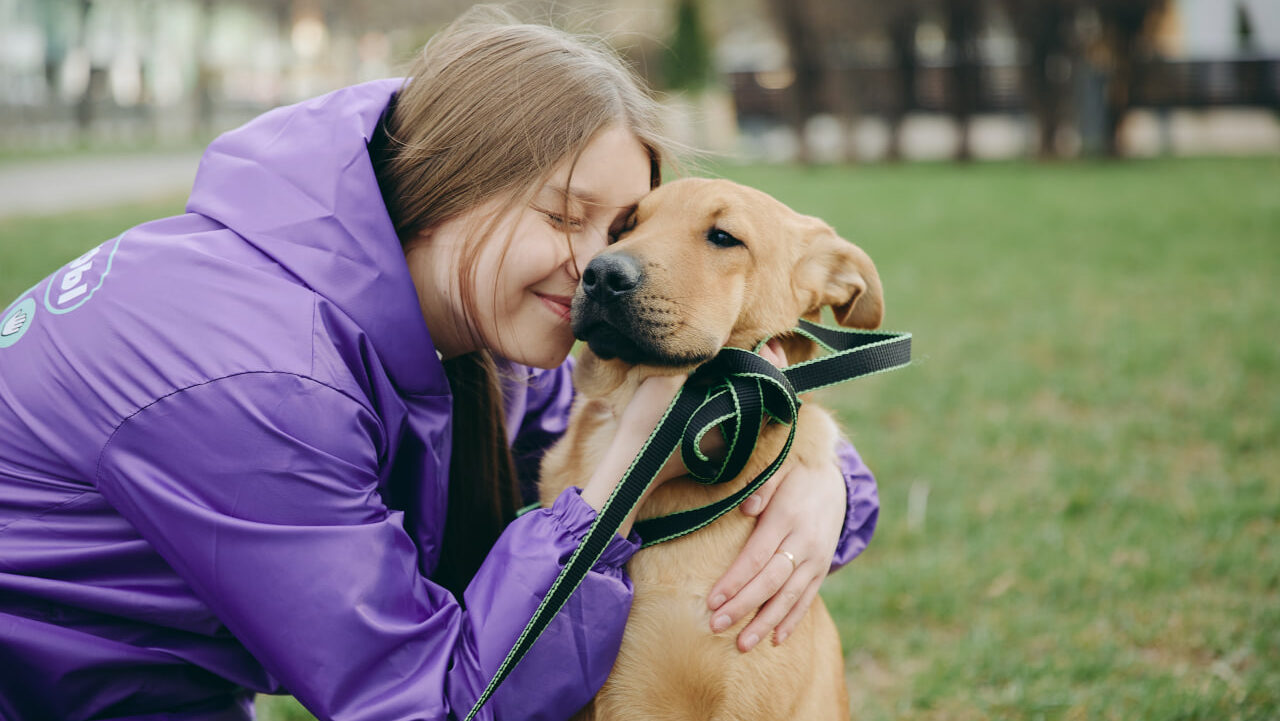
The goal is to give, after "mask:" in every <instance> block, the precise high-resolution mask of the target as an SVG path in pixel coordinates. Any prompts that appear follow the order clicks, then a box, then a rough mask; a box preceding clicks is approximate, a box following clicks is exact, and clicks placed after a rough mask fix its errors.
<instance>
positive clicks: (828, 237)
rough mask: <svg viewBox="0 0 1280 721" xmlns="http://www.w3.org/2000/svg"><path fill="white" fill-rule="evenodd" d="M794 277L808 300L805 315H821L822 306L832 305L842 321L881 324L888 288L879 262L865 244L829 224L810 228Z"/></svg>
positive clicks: (863, 325)
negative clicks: (865, 249) (883, 286)
mask: <svg viewBox="0 0 1280 721" xmlns="http://www.w3.org/2000/svg"><path fill="white" fill-rule="evenodd" d="M794 278H795V281H796V284H797V286H798V287H797V291H799V295H800V296H801V297H803V298H805V299H806V301H807V307H806V309H805V317H808V318H813V317H815V316H818V315H819V314H820V313H821V310H822V307H823V306H828V305H829V306H831V308H832V310H833V311H834V312H835V316H836V321H837V322H839V323H840V325H843V326H848V327H850V328H865V329H871V328H878V327H880V321H881V320H883V319H884V291H883V290H882V289H881V287H880V275H879V274H878V273H876V266H875V264H874V263H872V262H871V258H870V256H868V255H867V254H866V253H865V252H863V250H862V249H861V248H859V247H858V246H856V245H854V244H853V243H850V242H849V241H847V240H845V239H843V238H841V237H840V236H838V235H836V234H835V231H833V230H831V228H830V227H828V226H826V225H825V224H823V226H822V227H821V228H820V229H817V230H812V231H810V233H809V242H808V244H807V245H806V247H805V249H804V257H803V258H802V259H801V261H800V264H799V266H798V267H797V269H796V273H795V276H794Z"/></svg>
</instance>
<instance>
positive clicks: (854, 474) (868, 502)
mask: <svg viewBox="0 0 1280 721" xmlns="http://www.w3.org/2000/svg"><path fill="white" fill-rule="evenodd" d="M836 458H837V460H838V462H839V465H840V472H841V474H842V475H843V476H844V482H845V493H846V505H845V514H844V528H843V529H841V531H840V542H839V544H837V546H836V554H835V557H834V558H833V559H832V560H831V570H832V571H834V570H836V569H837V568H840V567H841V566H843V565H845V564H846V563H848V562H850V561H852V560H853V559H854V558H856V557H857V556H858V555H859V554H860V553H862V552H863V551H864V550H865V549H866V547H867V544H868V543H870V542H871V536H872V535H874V534H875V530H876V521H877V520H878V519H879V516H880V496H879V493H878V491H877V489H876V479H875V476H873V475H872V474H871V469H869V468H867V465H866V464H865V463H863V462H862V458H861V457H860V456H859V455H858V452H857V451H856V450H855V449H854V447H853V445H852V444H850V443H849V442H848V441H846V440H843V439H841V440H840V442H839V443H838V444H837V445H836Z"/></svg>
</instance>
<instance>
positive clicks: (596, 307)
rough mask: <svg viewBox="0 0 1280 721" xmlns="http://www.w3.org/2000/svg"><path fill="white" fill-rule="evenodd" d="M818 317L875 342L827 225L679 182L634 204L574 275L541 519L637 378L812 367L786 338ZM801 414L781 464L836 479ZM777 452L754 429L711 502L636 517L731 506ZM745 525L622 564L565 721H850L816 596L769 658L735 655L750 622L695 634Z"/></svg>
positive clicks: (584, 463)
mask: <svg viewBox="0 0 1280 721" xmlns="http://www.w3.org/2000/svg"><path fill="white" fill-rule="evenodd" d="M826 307H830V308H832V309H833V311H834V315H835V318H836V320H837V321H838V322H839V323H841V324H842V325H846V326H850V327H856V328H866V329H871V328H876V327H878V326H879V324H880V321H881V319H882V317H883V314H884V305H883V293H882V290H881V285H880V279H879V276H878V275H877V273H876V269H875V266H874V265H873V264H872V262H871V259H870V258H869V257H868V256H867V254H866V253H865V252H863V251H862V250H861V249H860V248H858V247H857V246H856V245H854V244H852V243H850V242H848V241H845V240H843V239H841V238H840V237H839V236H838V235H836V233H835V231H834V230H832V229H831V227H830V226H828V225H827V224H826V223H824V222H822V221H821V220H819V219H817V218H814V217H810V216H805V215H801V214H799V213H797V212H795V211H793V210H791V209H790V208H788V207H787V206H785V205H783V204H782V203H780V202H779V201H777V200H775V199H774V198H772V197H771V196H769V195H767V194H765V193H763V192H761V191H758V190H755V189H752V188H747V187H745V186H742V185H738V184H736V183H732V182H730V181H726V180H710V179H701V178H689V179H683V180H677V181H674V182H672V183H669V184H666V185H663V186H661V187H659V188H657V189H656V190H654V191H653V192H651V193H650V194H648V195H646V196H645V197H644V198H643V199H642V200H641V201H640V203H639V204H638V206H637V208H636V209H635V211H634V214H633V216H632V218H631V220H629V221H628V227H627V230H626V231H625V232H624V233H623V234H622V236H621V238H620V239H619V240H618V241H617V242H616V243H614V244H613V245H611V246H609V247H608V248H607V249H605V250H604V251H603V252H601V253H600V254H599V255H597V256H596V257H595V258H593V259H592V261H591V262H590V263H589V264H588V265H587V267H586V268H585V269H584V270H583V274H582V281H581V282H580V283H579V287H578V289H577V291H576V293H575V296H574V298H573V305H572V324H573V330H574V334H575V336H576V337H578V338H579V339H580V340H583V341H585V342H586V347H585V348H584V349H583V350H582V352H581V354H580V356H579V360H578V366H577V369H576V370H575V374H574V385H575V387H576V389H577V399H576V401H575V405H574V408H573V410H572V412H571V415H570V420H569V426H568V428H567V430H566V433H565V436H564V437H563V438H562V439H561V440H560V442H559V443H558V444H557V445H556V446H554V447H553V448H552V449H551V450H550V451H549V452H548V454H547V456H546V457H545V459H544V460H543V465H542V469H541V475H540V484H539V494H540V498H541V501H542V503H543V504H544V505H550V504H551V503H552V502H553V501H554V499H555V498H556V497H557V496H558V495H559V494H560V492H561V491H562V490H564V489H565V488H566V487H568V486H571V485H581V484H582V481H583V477H582V474H583V469H590V468H594V467H595V466H596V465H597V464H598V463H599V462H600V459H601V457H602V454H603V452H604V450H605V449H606V448H607V447H608V445H609V442H610V440H611V438H612V437H613V435H614V431H615V429H616V423H617V418H618V415H619V414H620V412H621V409H622V408H623V407H624V406H625V405H626V404H627V401H628V400H629V399H630V398H631V397H632V395H633V394H634V392H635V389H636V387H637V386H638V385H639V383H640V382H641V381H642V380H644V379H645V378H647V377H649V376H651V375H656V374H673V373H686V372H689V371H690V370H692V369H693V368H694V367H696V366H697V365H699V364H701V363H703V362H705V361H707V360H710V359H711V358H712V357H714V356H715V355H716V354H717V353H718V352H719V351H720V349H721V348H723V347H725V346H734V347H738V348H747V349H751V348H755V347H756V346H757V345H758V344H759V343H760V342H761V341H762V340H764V339H767V338H771V337H774V336H778V335H780V334H784V335H783V339H782V347H783V349H784V350H785V352H786V355H787V359H788V361H789V362H791V363H795V362H797V361H800V360H805V359H808V358H812V357H815V356H816V355H817V354H818V349H817V347H816V344H814V343H813V342H812V341H810V340H808V339H807V338H804V337H803V336H800V335H796V334H791V335H785V334H787V333H788V331H790V330H791V329H792V328H794V327H795V325H796V322H797V319H799V318H807V319H809V320H818V319H819V318H820V316H821V312H822V310H823V309H824V308H826ZM805 401H806V402H805V403H804V404H803V405H802V406H801V409H800V412H799V416H798V417H797V420H796V436H795V440H794V442H793V445H792V448H791V454H792V457H794V458H797V459H798V460H800V461H801V462H804V463H806V464H810V465H814V466H817V465H818V464H821V463H834V462H835V461H834V458H835V445H836V442H837V437H838V432H839V431H838V429H837V426H836V423H835V421H834V420H833V419H832V418H831V416H830V415H829V414H828V413H827V412H826V411H824V410H822V409H821V408H819V407H818V406H817V405H816V404H814V403H812V402H810V401H809V400H808V399H805ZM786 436H787V428H786V427H785V426H783V425H781V424H767V425H766V426H765V427H764V428H763V429H762V431H761V435H760V438H759V441H758V443H757V447H756V449H755V452H754V453H753V454H752V456H751V460H750V461H749V463H748V464H747V467H746V468H745V469H744V470H743V471H742V473H740V474H739V475H738V476H737V477H736V478H734V479H733V480H731V481H729V482H727V483H724V484H719V485H715V486H705V485H701V484H699V483H696V482H694V481H692V480H690V479H687V478H685V479H676V480H672V481H668V482H667V483H665V484H663V485H661V486H659V487H658V488H657V489H656V490H654V491H652V492H651V493H650V495H649V496H648V497H647V498H646V499H645V500H644V501H643V503H642V505H641V507H640V511H639V518H642V519H643V518H650V517H654V516H660V515H666V514H669V513H673V512H676V511H680V510H685V509H688V508H692V507H695V506H702V505H706V504H708V503H711V502H713V501H716V500H719V499H721V498H723V497H725V496H728V495H730V494H731V493H733V492H734V491H737V490H738V489H740V488H742V487H743V486H744V485H746V484H747V483H748V482H749V481H750V480H751V479H752V478H754V477H755V476H756V475H757V474H758V473H759V472H760V471H761V470H762V469H763V468H764V467H765V466H767V465H768V464H769V462H770V461H772V459H773V458H775V457H776V456H777V454H778V453H779V452H780V450H781V448H782V446H783V444H784V442H785V440H786ZM755 522H756V521H755V519H754V518H752V517H750V516H747V515H745V514H742V513H737V512H732V513H728V514H725V515H724V516H722V517H721V518H719V519H718V520H716V521H715V522H714V523H712V524H710V525H708V526H707V527H705V528H702V529H700V530H698V531H696V532H694V533H692V534H689V535H686V536H683V537H681V538H678V539H676V540H672V541H669V542H666V543H662V544H658V545H655V546H652V547H649V548H645V549H642V550H640V551H638V552H637V553H636V554H635V556H633V557H632V559H631V560H630V561H629V562H628V565H627V572H628V574H629V576H630V578H631V581H632V583H633V585H634V588H635V597H634V601H633V604H632V608H631V614H630V616H629V617H628V620H627V625H626V629H625V631H624V635H623V640H622V647H621V651H620V653H619V655H618V659H617V662H616V663H615V665H614V668H613V670H612V672H611V675H610V676H609V678H608V680H607V681H606V683H605V685H604V687H603V688H602V689H601V690H600V692H599V694H597V696H596V698H595V699H594V700H593V702H592V703H591V704H589V705H588V706H587V707H586V708H584V709H583V710H582V711H581V712H580V713H579V714H578V715H577V716H576V717H575V718H576V719H582V720H587V719H591V720H598V721H604V720H607V719H619V720H622V719H625V720H626V721H641V720H644V719H655V720H656V719H664V720H674V719H682V720H683V719H688V720H689V721H694V720H698V721H702V720H704V719H718V720H726V721H727V720H730V719H733V720H742V721H746V720H748V719H761V720H764V719H768V720H769V721H776V720H777V719H807V720H817V719H847V718H848V716H849V708H848V695H847V691H846V688H845V682H844V664H843V658H842V656H841V649H840V640H839V637H838V635H837V632H836V627H835V624H834V622H833V621H832V619H831V616H830V614H829V613H828V612H827V609H826V607H825V606H824V605H823V603H822V600H821V598H818V599H816V600H815V601H814V603H813V605H812V606H811V607H810V609H809V610H808V612H807V613H806V614H805V616H804V618H803V620H802V621H801V622H800V624H799V625H798V627H797V628H796V629H795V631H794V632H793V633H792V635H791V636H790V637H789V638H788V639H787V641H786V643H784V644H781V645H776V646H775V645H772V644H760V645H759V646H757V647H756V648H755V649H753V650H752V651H750V652H747V653H742V652H740V651H738V650H737V647H736V642H735V639H736V637H737V634H738V631H739V630H741V628H742V627H743V626H745V625H746V623H748V622H749V620H750V619H749V618H748V619H744V620H742V621H740V622H739V623H738V624H736V625H735V626H733V627H732V628H729V629H727V630H725V631H723V632H721V633H715V634H713V633H711V631H710V619H711V611H710V610H709V609H708V607H707V594H708V593H709V592H710V590H711V587H712V584H713V583H715V581H716V580H717V579H718V578H719V577H720V576H721V575H723V574H724V572H725V571H726V570H727V569H728V568H729V566H730V564H731V563H732V562H733V561H734V559H735V558H736V557H737V555H738V553H739V551H740V550H741V549H742V547H743V545H744V544H745V542H746V540H747V537H748V535H749V534H750V533H751V531H752V529H753V528H754V527H755Z"/></svg>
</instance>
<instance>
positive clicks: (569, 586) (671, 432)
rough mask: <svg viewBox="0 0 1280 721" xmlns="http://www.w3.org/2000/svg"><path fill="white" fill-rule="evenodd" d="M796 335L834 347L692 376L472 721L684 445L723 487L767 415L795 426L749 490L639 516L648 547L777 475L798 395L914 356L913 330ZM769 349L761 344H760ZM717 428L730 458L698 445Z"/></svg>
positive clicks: (815, 329)
mask: <svg viewBox="0 0 1280 721" xmlns="http://www.w3.org/2000/svg"><path fill="white" fill-rule="evenodd" d="M794 332H795V333H798V334H800V335H803V336H806V337H808V338H810V339H812V340H814V341H815V342H817V343H818V344H819V345H821V346H822V347H824V348H826V349H827V350H829V351H832V352H831V353H830V354H829V355H826V356H822V357H820V358H816V359H814V360H810V361H805V362H803V363H797V364H795V365H792V366H788V367H787V368H786V369H785V370H780V369H778V368H777V367H776V366H774V365H773V364H772V363H770V362H769V361H767V360H765V359H764V358H762V357H761V356H759V355H758V354H757V353H753V352H751V351H746V350H743V349H741V348H725V349H723V350H721V351H720V353H719V354H718V355H717V356H716V357H715V358H713V359H712V360H710V361H708V362H707V363H705V364H703V365H702V366H700V367H699V368H698V369H697V370H696V371H694V372H693V374H692V375H690V377H689V380H688V381H686V382H685V384H684V386H683V387H682V388H681V389H680V392H679V393H678V394H677V395H676V397H675V399H674V400H672V402H671V405H670V406H668V407H667V410H666V412H665V414H664V415H663V417H662V420H661V421H659V423H658V427H657V428H655V429H654V431H653V433H652V434H650V436H649V438H648V440H646V441H645V444H644V446H643V447H641V449H640V453H639V455H637V456H636V458H635V460H634V461H632V463H631V466H630V467H629V468H628V469H627V471H626V473H624V474H623V476H622V480H621V481H619V482H618V485H617V487H616V488H614V491H613V494H612V495H610V496H609V499H608V500H607V501H606V502H605V504H604V507H603V508H602V509H601V510H600V512H599V513H598V514H597V515H596V519H595V521H593V522H592V524H591V526H590V527H589V528H588V529H587V533H586V535H585V536H584V537H583V539H582V543H581V544H579V545H578V548H577V549H576V550H575V551H574V552H573V555H571V556H570V557H569V561H568V562H567V563H566V564H565V567H564V569H563V570H562V571H561V572H560V575H559V576H558V577H557V578H556V580H555V582H554V583H552V584H551V589H550V590H549V591H548V592H547V595H546V597H544V598H543V599H542V603H541V604H539V605H538V608H537V610H536V611H534V614H533V618H531V619H530V620H529V623H528V624H527V625H526V626H525V628H524V630H523V631H521V632H520V637H519V638H517V639H516V643H515V645H514V646H513V647H512V648H511V651H510V653H508V654H507V657H506V658H505V659H504V660H503V661H502V664H501V665H500V666H499V667H498V671H497V672H496V673H495V674H494V676H493V679H492V680H490V681H489V685H488V686H487V687H485V689H484V692H483V693H481V694H480V697H479V698H478V699H476V702H475V705H474V706H472V708H471V711H470V713H468V714H467V716H466V719H465V721H471V719H473V718H475V716H476V714H477V713H479V712H480V709H481V708H482V707H483V706H484V705H485V703H487V702H488V701H489V698H490V697H491V696H492V695H493V692H494V691H495V690H497V688H498V686H499V685H500V684H501V683H502V682H503V680H505V679H506V677H507V676H508V675H509V674H510V673H511V671H512V669H514V668H515V666H516V664H517V663H519V662H520V659H521V658H523V657H524V655H525V654H526V653H528V651H529V649H530V648H532V647H533V644H534V643H535V642H537V640H538V637H539V636H541V635H542V632H543V631H544V630H545V629H546V627H547V625H548V624H550V623H551V620H552V619H553V618H555V615H556V614H557V613H559V612H560V609H561V608H563V607H564V604H565V603H566V602H567V601H568V600H569V597H570V596H571V595H573V592H574V591H575V590H577V588H578V586H579V585H581V583H582V580H583V579H584V578H586V575H587V573H588V572H589V571H590V570H591V567H592V566H594V565H595V564H596V562H597V561H599V560H600V556H601V555H602V554H603V553H604V549H605V548H606V547H607V546H608V544H609V541H610V540H612V539H613V536H614V534H616V533H617V532H618V530H619V529H620V528H621V527H622V523H623V521H625V520H626V518H627V516H629V515H630V514H631V511H632V510H634V509H635V507H636V505H637V504H639V502H640V499H641V498H642V497H643V496H644V492H645V490H646V489H648V487H649V485H650V484H651V483H653V480H654V478H655V477H656V476H657V475H658V472H659V471H660V470H661V469H662V466H663V465H665V464H666V461H667V458H668V457H669V456H670V455H671V452H672V451H673V450H675V449H676V447H677V446H679V447H680V450H681V455H682V458H683V460H684V463H685V466H686V467H687V468H688V469H689V472H690V473H689V475H691V476H692V477H693V478H694V479H695V480H697V481H698V482H699V483H704V484H714V483H723V482H725V481H729V480H731V479H733V478H735V477H737V475H738V474H739V473H741V472H742V469H743V468H744V467H745V466H746V464H747V460H748V459H749V458H750V456H751V453H752V451H754V450H755V436H756V434H758V433H759V429H760V425H761V422H762V421H763V420H764V415H765V414H766V413H767V414H768V415H769V416H771V417H772V418H773V419H774V420H777V421H779V422H781V423H785V424H787V425H788V426H789V429H788V433H787V441H786V444H785V445H784V446H783V448H782V451H781V452H780V453H779V454H778V457H777V458H775V459H774V460H773V462H772V463H770V464H769V466H768V467H766V468H765V469H764V470H763V471H762V472H761V473H760V474H759V475H757V476H756V477H755V478H754V479H752V480H751V482H750V483H748V484H747V485H746V486H744V487H743V488H742V489H741V490H739V491H737V492H736V493H734V494H732V495H730V496H728V497H726V498H723V499H721V500H719V501H716V502H715V503H711V504H709V505H706V506H703V507H701V508H694V509H691V510H687V511H681V512H679V513H673V514H671V515H669V516H662V517H660V518H650V519H646V520H643V521H638V522H636V524H635V526H634V527H635V530H636V532H637V533H638V534H639V535H640V538H641V539H642V541H643V545H644V546H646V547H647V546H652V545H654V544H656V543H662V542H664V541H670V540H672V539H675V538H679V537H680V536H683V535H686V534H688V533H692V532H693V531H696V530H698V529H699V528H702V527H704V526H706V525H707V524H709V523H711V522H713V521H715V520H716V519H717V518H719V517H720V516H723V515H724V514H725V513H728V512H729V511H730V510H732V509H734V508H736V507H737V506H738V505H739V504H741V503H742V502H743V501H745V500H746V499H747V497H749V496H750V495H751V494H752V493H755V492H756V491H757V490H758V489H759V488H760V486H762V485H763V484H764V483H765V481H767V480H769V478H770V477H771V476H773V474H774V472H776V471H777V470H778V468H779V467H780V466H781V465H782V463H783V461H784V460H786V457H787V453H788V452H789V451H790V450H791V442H792V440H793V439H794V438H795V432H796V429H795V419H796V413H797V412H798V411H799V409H800V399H799V397H798V395H799V394H800V393H807V392H809V391H813V390H817V389H819V388H823V387H826V386H829V385H834V384H836V383H841V382H843V381H848V380H853V379H855V378H861V377H863V376H868V375H873V374H875V373H883V372H885V371H889V370H894V369H896V368H901V367H903V366H906V365H908V364H909V363H910V362H911V334H910V333H894V332H885V331H860V330H848V329H845V328H833V327H830V326H823V325H818V324H816V323H810V322H809V321H804V320H802V321H800V325H799V327H798V328H796V329H795V330H794ZM763 345H764V343H763V342H762V343H761V344H760V346H758V347H757V348H756V350H757V351H758V350H759V349H760V347H763ZM717 426H719V427H720V428H721V432H722V433H723V435H724V438H725V443H726V446H727V448H728V451H727V453H726V454H725V458H724V460H723V461H720V462H718V463H717V462H716V461H714V460H712V459H709V458H707V457H706V456H705V455H703V453H702V451H701V449H700V448H699V442H700V441H701V440H702V436H704V435H705V434H706V433H707V432H708V431H710V430H711V429H713V428H715V427H717Z"/></svg>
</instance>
